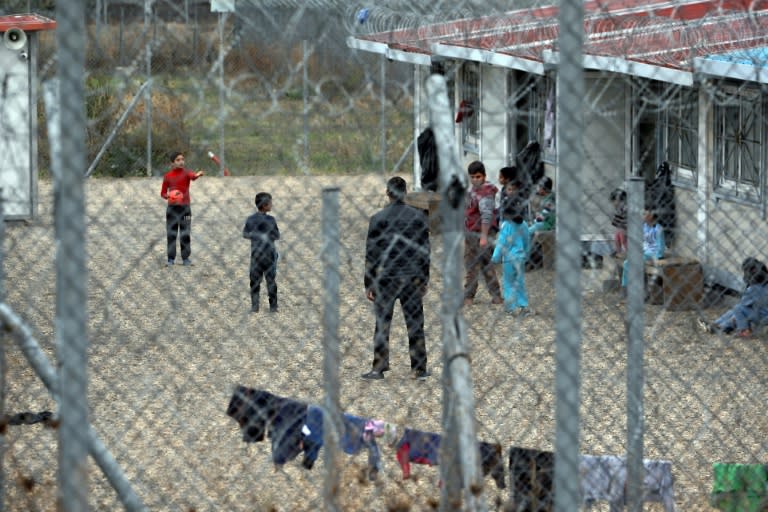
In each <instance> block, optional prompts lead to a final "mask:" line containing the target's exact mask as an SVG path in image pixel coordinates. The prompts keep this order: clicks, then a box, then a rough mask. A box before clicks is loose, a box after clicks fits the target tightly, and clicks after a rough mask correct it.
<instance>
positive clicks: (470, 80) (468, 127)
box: [456, 62, 480, 153]
mask: <svg viewBox="0 0 768 512" xmlns="http://www.w3.org/2000/svg"><path fill="white" fill-rule="evenodd" d="M456 122H457V123H460V124H461V141H462V145H463V147H464V151H465V152H467V153H480V71H479V70H478V68H477V64H475V63H472V62H467V63H465V64H464V65H463V66H462V68H461V94H460V96H459V106H458V109H457V111H456Z"/></svg>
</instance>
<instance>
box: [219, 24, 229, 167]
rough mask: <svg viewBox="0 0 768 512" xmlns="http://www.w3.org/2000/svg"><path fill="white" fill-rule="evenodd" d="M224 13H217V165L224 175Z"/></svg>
mask: <svg viewBox="0 0 768 512" xmlns="http://www.w3.org/2000/svg"><path fill="white" fill-rule="evenodd" d="M225 16H226V13H223V12H220V13H219V20H218V21H219V25H218V27H219V158H220V159H221V165H220V166H219V173H220V174H221V175H224V169H226V165H227V164H226V162H227V160H226V158H227V155H226V151H225V148H224V135H225V130H224V124H225V121H226V119H227V103H226V101H227V98H226V94H225V90H224V57H225V56H226V54H227V49H225V47H224V21H225V19H226V18H225Z"/></svg>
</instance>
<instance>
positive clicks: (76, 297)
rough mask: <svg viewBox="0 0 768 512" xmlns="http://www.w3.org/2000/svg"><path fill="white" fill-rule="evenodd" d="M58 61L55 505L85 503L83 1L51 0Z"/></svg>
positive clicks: (67, 507)
mask: <svg viewBox="0 0 768 512" xmlns="http://www.w3.org/2000/svg"><path fill="white" fill-rule="evenodd" d="M56 14H57V23H58V26H57V30H56V41H57V62H59V63H66V65H61V66H58V71H57V76H58V77H59V100H60V102H61V107H60V108H61V111H60V114H59V119H60V122H61V126H65V127H67V129H66V130H61V134H60V145H59V151H58V154H57V156H58V160H59V162H58V167H59V171H60V172H59V176H58V178H59V186H58V187H56V190H57V203H56V215H55V216H54V222H55V236H56V241H57V245H56V318H55V321H54V332H55V339H56V353H57V357H58V365H59V379H58V380H59V384H60V386H59V389H58V392H59V399H60V402H59V430H58V435H59V457H58V459H59V464H58V482H59V493H58V498H59V499H58V508H59V510H61V511H64V512H66V511H72V512H75V511H77V512H81V511H85V510H88V493H89V491H88V487H89V480H88V443H87V438H84V436H83V425H87V424H88V392H87V391H88V353H87V349H88V322H87V318H86V316H87V311H88V303H87V299H88V294H87V290H86V287H87V281H88V279H87V268H86V257H85V190H84V186H83V185H84V183H83V182H84V178H83V169H84V168H85V153H86V146H85V132H86V116H85V80H84V78H83V77H84V76H85V35H86V30H85V5H84V4H83V2H79V1H76V0H63V1H61V2H57V5H56Z"/></svg>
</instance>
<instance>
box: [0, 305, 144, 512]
mask: <svg viewBox="0 0 768 512" xmlns="http://www.w3.org/2000/svg"><path fill="white" fill-rule="evenodd" d="M0 324H1V325H2V327H3V332H5V333H7V334H9V335H10V336H11V337H12V338H14V339H15V341H16V344H17V345H18V347H19V349H20V350H21V352H22V354H24V357H25V358H26V360H27V362H29V364H30V366H31V367H32V369H33V370H34V371H35V374H37V376H38V377H40V380H41V381H42V383H43V385H44V386H45V387H46V388H47V389H48V392H49V393H51V394H52V395H53V396H54V397H55V398H56V400H57V401H59V398H58V397H59V395H60V394H61V393H60V392H59V390H60V389H61V387H62V386H61V383H62V381H61V379H60V377H58V376H57V375H56V370H55V369H54V367H53V365H52V364H51V362H50V361H49V360H48V357H47V356H46V354H45V352H44V351H43V349H42V348H41V347H40V343H38V341H37V340H36V339H35V337H34V336H33V335H32V330H31V329H30V328H29V326H27V325H25V324H24V323H23V322H22V320H21V318H19V316H18V315H16V314H15V313H14V311H13V310H12V309H11V308H10V307H8V305H6V304H4V303H0ZM87 405H88V404H87V402H85V400H83V406H86V407H87ZM60 409H63V407H60ZM84 425H85V426H84ZM61 428H62V427H61V426H59V431H60V432H61ZM78 432H79V434H78V435H79V439H82V440H83V443H84V444H85V445H87V450H88V453H89V454H90V456H91V457H93V460H94V461H95V462H96V464H97V465H98V466H99V469H101V471H102V473H103V474H104V476H105V477H106V478H107V480H108V481H109V483H110V485H111V486H112V488H113V489H115V492H116V493H117V496H118V498H119V499H120V502H121V503H122V504H123V506H124V507H125V509H126V510H128V511H129V512H146V511H147V508H146V507H145V506H144V504H143V503H142V501H141V499H140V498H139V497H138V495H137V494H136V493H135V492H134V491H133V488H132V487H131V484H130V482H129V481H128V479H127V478H126V477H125V474H124V473H123V472H122V470H121V469H120V466H119V465H118V464H117V461H116V460H115V458H114V457H113V456H112V454H111V453H110V452H109V450H107V448H106V446H104V443H103V442H102V441H101V439H100V438H99V436H98V434H97V433H96V431H95V430H94V429H93V427H92V426H91V425H89V424H81V425H78ZM65 510H70V509H65ZM81 510H87V509H85V508H83V509H81Z"/></svg>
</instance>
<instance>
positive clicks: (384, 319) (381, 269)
mask: <svg viewBox="0 0 768 512" xmlns="http://www.w3.org/2000/svg"><path fill="white" fill-rule="evenodd" d="M405 193H406V185H405V180H404V179H403V178H400V177H398V176H395V177H394V178H391V179H390V180H389V181H388V182H387V197H389V201H390V203H389V205H387V206H386V207H384V208H383V209H382V210H381V211H380V212H378V213H376V214H375V215H374V216H373V217H371V221H370V224H369V225H368V237H367V239H366V242H365V279H364V281H365V295H366V297H367V298H368V300H370V301H372V302H373V309H374V313H375V314H376V329H375V331H374V334H373V368H372V370H371V371H370V372H368V373H364V374H363V375H362V377H363V378H364V379H383V378H384V372H385V371H387V370H389V331H390V326H391V324H392V314H393V312H394V307H395V301H396V300H400V306H401V307H402V308H403V316H404V317H405V323H406V327H407V328H408V348H409V353H410V357H411V372H412V376H413V378H415V379H418V380H424V379H426V378H427V377H428V376H429V375H430V373H429V371H428V370H427V349H426V343H425V340H424V305H423V303H422V298H423V296H424V294H425V293H426V291H427V283H428V282H429V258H430V256H429V252H430V247H429V230H428V227H427V216H426V215H425V213H424V212H423V211H421V210H419V209H417V208H414V207H412V206H408V205H406V204H405V202H404V199H405Z"/></svg>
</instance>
